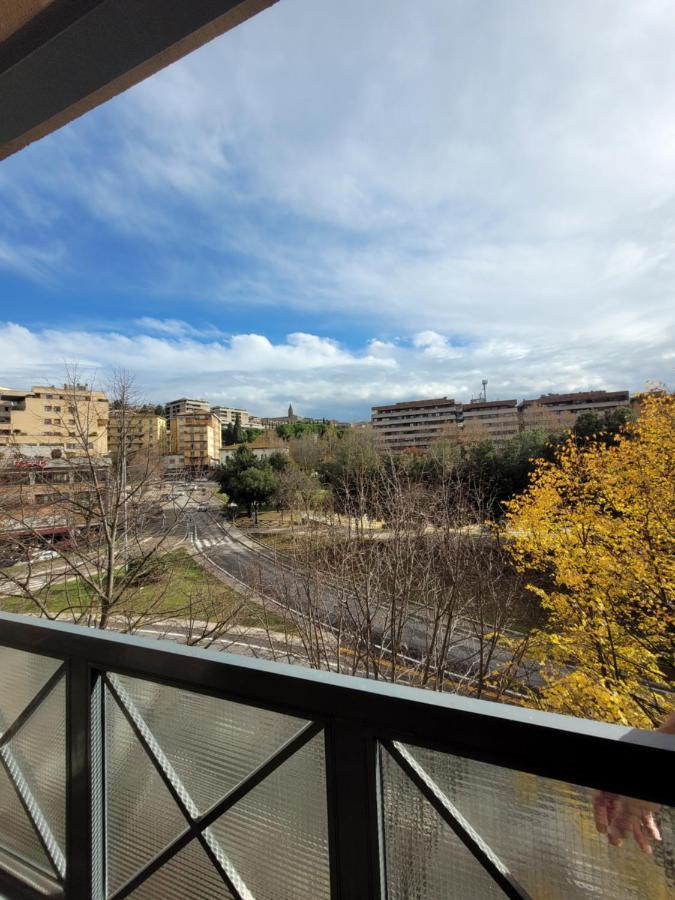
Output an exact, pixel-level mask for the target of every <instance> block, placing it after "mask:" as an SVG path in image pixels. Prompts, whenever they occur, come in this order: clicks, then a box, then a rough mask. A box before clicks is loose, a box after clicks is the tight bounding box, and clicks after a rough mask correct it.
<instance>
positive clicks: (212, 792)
mask: <svg viewBox="0 0 675 900" xmlns="http://www.w3.org/2000/svg"><path fill="white" fill-rule="evenodd" d="M117 680H118V682H119V683H120V684H121V685H122V687H123V688H124V690H125V691H126V692H127V693H128V695H129V696H130V697H131V699H132V701H133V703H134V705H135V707H136V708H137V710H138V712H139V713H140V714H141V715H142V717H143V719H144V721H145V723H146V725H147V726H148V728H149V729H150V731H151V732H152V734H153V736H154V737H155V739H156V740H157V741H158V743H159V744H160V746H161V748H162V750H163V751H164V753H165V754H166V756H167V758H168V760H169V761H170V763H171V765H172V766H173V767H174V769H175V770H176V772H177V774H178V776H179V778H180V780H181V782H182V783H183V785H184V787H185V788H186V790H187V792H188V794H189V795H190V797H191V798H192V800H193V801H194V803H195V804H196V806H197V808H198V810H199V812H204V811H205V810H206V809H208V808H209V807H210V806H212V805H213V804H214V803H215V802H217V801H218V800H220V799H221V797H222V796H223V795H224V794H226V793H227V791H229V790H230V789H231V788H233V787H234V786H235V785H237V784H238V783H239V782H240V781H241V780H242V779H243V778H245V777H246V776H247V775H249V774H250V773H251V772H252V771H253V770H254V769H255V768H257V766H259V765H260V764H261V763H262V762H264V761H265V760H266V759H267V758H268V757H269V756H271V755H272V753H274V751H275V750H277V749H279V747H281V746H282V745H283V744H284V743H285V742H286V741H287V740H288V739H289V738H291V737H293V735H295V734H297V732H298V731H300V730H301V729H302V728H303V727H304V725H305V724H306V722H305V721H304V720H302V719H296V718H293V717H291V716H284V715H281V714H279V713H273V712H268V711H266V710H262V709H256V708H255V707H252V706H244V705H242V704H240V703H230V702H229V701H227V700H218V699H215V698H213V697H206V696H204V695H200V694H195V693H192V692H190V691H184V690H180V689H178V688H171V687H166V686H165V685H157V684H153V683H152V682H150V681H141V680H139V679H136V678H127V677H124V678H122V677H119V678H118V679H117Z"/></svg>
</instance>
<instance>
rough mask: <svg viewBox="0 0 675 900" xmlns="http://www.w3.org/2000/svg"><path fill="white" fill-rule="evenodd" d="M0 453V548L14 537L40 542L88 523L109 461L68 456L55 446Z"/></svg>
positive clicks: (106, 474) (104, 484)
mask: <svg viewBox="0 0 675 900" xmlns="http://www.w3.org/2000/svg"><path fill="white" fill-rule="evenodd" d="M33 449H34V453H33V454H31V455H28V456H26V455H23V454H21V455H19V454H18V453H15V452H14V448H12V450H7V451H5V452H4V453H3V454H2V455H0V548H1V547H2V546H6V544H7V542H10V543H11V541H12V540H21V541H23V542H25V541H26V540H28V542H29V543H30V542H32V539H33V538H34V539H35V540H36V541H37V542H38V543H39V542H41V539H43V538H44V539H49V540H52V539H54V538H59V537H67V536H68V535H71V534H72V533H73V531H78V530H79V529H80V528H81V527H83V526H84V525H87V527H90V526H91V523H90V521H89V515H88V513H87V510H88V508H89V504H90V503H92V502H93V501H94V500H95V498H96V496H97V494H98V491H100V490H102V489H103V490H104V489H105V486H106V484H107V481H108V476H109V470H110V459H109V458H108V457H98V458H94V459H89V460H83V459H78V458H77V457H75V458H73V459H67V458H66V457H65V456H62V455H59V454H60V453H61V451H60V450H59V449H58V448H51V449H50V447H49V446H42V447H40V448H33Z"/></svg>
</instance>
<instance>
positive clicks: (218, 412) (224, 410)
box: [211, 406, 256, 428]
mask: <svg viewBox="0 0 675 900" xmlns="http://www.w3.org/2000/svg"><path fill="white" fill-rule="evenodd" d="M211 412H212V413H213V415H214V416H218V418H219V419H220V421H221V424H222V425H230V424H232V425H234V422H235V419H236V418H237V414H239V421H240V422H241V424H242V427H243V428H247V427H248V426H249V425H251V424H252V422H251V419H255V418H256V417H255V416H252V415H251V414H250V413H249V411H248V410H247V409H239V407H237V406H212V407H211Z"/></svg>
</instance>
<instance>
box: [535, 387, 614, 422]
mask: <svg viewBox="0 0 675 900" xmlns="http://www.w3.org/2000/svg"><path fill="white" fill-rule="evenodd" d="M621 407H630V395H629V393H628V391H578V392H577V393H574V394H542V395H541V397H539V398H538V399H536V400H523V402H522V403H521V404H520V405H519V407H518V410H519V412H520V422H521V428H523V429H524V430H528V429H530V428H541V427H544V428H546V427H550V426H551V424H552V423H555V421H556V420H559V421H560V422H561V423H562V424H564V425H565V426H566V427H571V426H572V425H574V422H575V420H576V417H577V416H578V415H580V414H581V413H585V412H594V413H598V414H599V415H602V414H603V413H605V412H608V411H609V410H612V409H619V408H621Z"/></svg>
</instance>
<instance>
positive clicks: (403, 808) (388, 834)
mask: <svg viewBox="0 0 675 900" xmlns="http://www.w3.org/2000/svg"><path fill="white" fill-rule="evenodd" d="M382 784H383V808H384V809H383V812H384V838H385V858H386V869H387V884H388V888H389V893H388V897H389V900H446V898H448V900H450V898H453V900H492V898H494V900H503V898H504V894H503V892H502V890H501V889H500V888H499V886H498V885H497V884H495V882H494V881H493V880H492V879H491V878H490V876H489V875H488V874H487V873H486V872H485V870H484V869H483V868H482V867H481V866H480V865H479V864H478V863H477V862H476V860H475V859H474V857H473V856H472V855H471V853H469V851H468V850H467V849H466V847H465V846H464V845H463V844H462V843H461V841H460V840H459V839H458V838H457V837H456V836H455V834H454V833H453V831H452V829H450V828H449V827H448V826H447V825H446V824H445V822H444V821H443V819H442V818H441V817H440V816H439V815H438V813H437V812H436V810H435V809H434V808H433V807H432V806H431V804H430V803H429V802H428V801H427V800H426V799H425V797H424V796H423V795H422V794H421V793H420V792H419V790H418V789H417V788H416V787H415V785H414V784H413V783H412V781H411V780H410V779H409V778H408V776H407V775H406V774H405V773H404V772H403V771H402V769H401V768H400V767H399V765H398V763H396V762H395V761H394V760H393V759H392V757H391V756H390V755H389V754H388V753H387V752H386V751H384V752H383V753H382Z"/></svg>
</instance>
